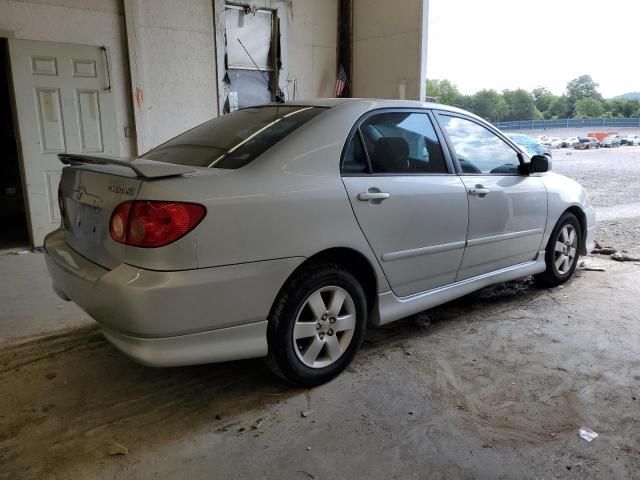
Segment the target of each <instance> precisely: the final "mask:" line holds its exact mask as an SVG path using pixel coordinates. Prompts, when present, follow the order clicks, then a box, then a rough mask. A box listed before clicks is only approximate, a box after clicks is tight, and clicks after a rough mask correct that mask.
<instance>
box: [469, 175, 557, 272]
mask: <svg viewBox="0 0 640 480" xmlns="http://www.w3.org/2000/svg"><path fill="white" fill-rule="evenodd" d="M460 178H461V179H462V181H463V182H464V184H465V186H466V187H467V190H468V191H469V190H471V191H474V190H475V191H476V192H477V191H487V193H479V194H473V193H472V192H470V193H469V233H468V237H467V248H466V250H465V252H464V259H463V260H462V266H461V268H460V273H459V274H458V280H464V279H466V278H470V277H475V276H477V275H481V274H483V273H488V272H492V271H494V270H499V269H501V268H505V267H508V266H511V265H515V264H518V263H522V262H526V261H529V260H533V259H534V258H535V256H536V254H537V252H538V251H539V250H540V244H541V242H542V235H543V233H544V228H545V225H546V220H547V191H546V189H545V187H544V184H543V183H542V178H540V177H534V176H530V177H528V176H521V175H505V176H501V175H462V176H461V177H460ZM481 189H483V190H481Z"/></svg>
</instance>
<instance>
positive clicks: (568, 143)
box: [562, 137, 578, 148]
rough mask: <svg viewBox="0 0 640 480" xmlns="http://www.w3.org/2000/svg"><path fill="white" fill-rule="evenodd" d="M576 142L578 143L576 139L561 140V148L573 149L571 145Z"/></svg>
mask: <svg viewBox="0 0 640 480" xmlns="http://www.w3.org/2000/svg"><path fill="white" fill-rule="evenodd" d="M577 141H578V137H567V138H565V139H564V140H562V147H563V148H571V147H573V144H574V143H576V142H577Z"/></svg>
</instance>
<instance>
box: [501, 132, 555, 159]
mask: <svg viewBox="0 0 640 480" xmlns="http://www.w3.org/2000/svg"><path fill="white" fill-rule="evenodd" d="M507 136H508V137H509V138H510V139H511V140H513V141H514V142H516V143H517V144H518V145H520V146H521V147H522V148H523V150H524V151H525V152H526V153H527V155H529V156H530V157H533V156H534V155H546V156H547V157H549V158H551V150H550V149H549V147H547V146H546V145H542V144H540V143H538V142H536V141H535V140H534V139H533V138H531V137H530V136H528V135H524V134H522V133H508V134H507Z"/></svg>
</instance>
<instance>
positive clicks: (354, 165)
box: [342, 134, 369, 173]
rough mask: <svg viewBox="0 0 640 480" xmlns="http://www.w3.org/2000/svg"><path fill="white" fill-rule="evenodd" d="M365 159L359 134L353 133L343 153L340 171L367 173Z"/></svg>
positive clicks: (367, 168)
mask: <svg viewBox="0 0 640 480" xmlns="http://www.w3.org/2000/svg"><path fill="white" fill-rule="evenodd" d="M368 172H369V167H368V166H367V159H366V157H365V155H364V149H363V148H362V142H361V141H360V135H357V134H356V135H354V136H353V138H352V139H351V142H350V143H349V146H348V147H347V150H346V152H345V153H344V160H343V161H342V173H368Z"/></svg>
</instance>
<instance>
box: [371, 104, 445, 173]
mask: <svg viewBox="0 0 640 480" xmlns="http://www.w3.org/2000/svg"><path fill="white" fill-rule="evenodd" d="M360 131H361V132H362V136H363V138H364V141H365V147H366V149H367V153H368V154H369V159H370V161H371V168H372V170H373V173H393V174H411V173H447V172H448V171H447V164H446V162H445V159H444V155H443V153H442V148H441V147H440V143H439V142H438V137H437V136H436V133H435V131H434V129H433V125H432V124H431V120H430V119H429V117H428V115H427V114H425V113H414V112H388V113H380V114H378V115H373V116H371V117H370V118H368V119H367V120H365V122H364V123H363V124H362V125H361V126H360Z"/></svg>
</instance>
